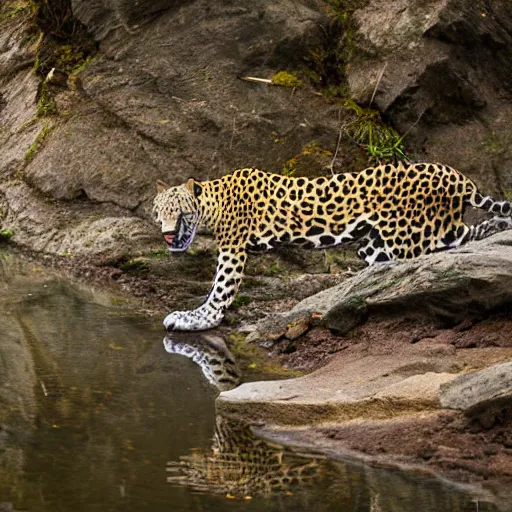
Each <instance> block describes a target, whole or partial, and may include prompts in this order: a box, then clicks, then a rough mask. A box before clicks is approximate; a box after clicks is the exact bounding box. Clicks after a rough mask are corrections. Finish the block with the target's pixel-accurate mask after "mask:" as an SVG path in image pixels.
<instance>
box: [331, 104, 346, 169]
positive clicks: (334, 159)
mask: <svg viewBox="0 0 512 512" xmlns="http://www.w3.org/2000/svg"><path fill="white" fill-rule="evenodd" d="M340 118H341V110H338V120H339V121H340V132H339V134H338V143H337V144H336V151H334V156H333V157H332V161H331V165H330V166H329V168H330V169H331V174H332V175H333V176H334V162H335V161H336V157H337V156H338V151H339V149H340V144H341V137H342V135H343V128H345V123H342V122H341V119H340Z"/></svg>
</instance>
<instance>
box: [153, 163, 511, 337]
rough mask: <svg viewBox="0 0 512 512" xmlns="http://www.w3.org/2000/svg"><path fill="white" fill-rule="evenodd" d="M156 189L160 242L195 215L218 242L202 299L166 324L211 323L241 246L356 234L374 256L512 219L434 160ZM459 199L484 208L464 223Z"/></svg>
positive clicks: (441, 242)
mask: <svg viewBox="0 0 512 512" xmlns="http://www.w3.org/2000/svg"><path fill="white" fill-rule="evenodd" d="M157 192H158V193H157V195H156V197H155V199H154V203H153V213H154V216H155V220H156V221H157V222H158V223H159V224H160V226H161V229H162V233H163V237H164V239H165V241H166V242H167V245H168V249H169V251H171V252H180V251H186V250H187V249H188V248H189V247H190V245H191V243H192V241H193V239H194V236H195V235H196V233H197V229H198V227H199V226H201V225H204V226H206V227H207V228H209V229H211V230H212V232H213V235H214V237H215V240H216V242H217V246H218V251H219V255H218V264H217V270H216V273H215V277H214V279H213V285H212V287H211V289H210V292H209V294H208V295H207V297H206V299H205V301H204V303H203V304H202V305H201V306H199V307H198V308H197V309H195V310H192V311H175V312H173V313H170V314H169V315H168V316H166V318H165V320H164V326H165V327H166V329H167V330H168V331H172V330H185V331H193V330H204V329H209V328H212V327H215V326H217V325H219V324H220V323H221V321H222V319H223V317H224V312H225V311H226V309H227V308H228V307H229V306H230V304H231V303H232V302H233V300H234V298H235V295H236V293H237V290H238V288H239V287H240V284H241V282H242V276H243V271H244V266H245V264H246V261H247V254H248V252H250V251H266V250H270V249H273V248H275V247H277V246H278V245H281V244H292V245H298V246H302V247H304V248H317V249H324V248H328V247H334V246H337V245H340V244H346V243H354V242H356V243H358V245H359V248H358V255H359V256H360V257H361V258H362V259H363V260H364V261H366V263H368V264H369V265H373V264H376V263H382V262H388V261H407V260H412V259H414V258H418V257H419V256H422V255H425V254H429V253H433V252H436V251H441V250H446V249H452V248H456V247H458V246H460V245H461V244H465V243H467V242H470V241H472V240H479V239H482V238H484V237H487V236H489V235H492V234H494V233H497V232H499V231H503V230H505V229H510V228H511V227H512V208H511V203H509V202H508V201H496V200H494V199H493V198H492V197H490V196H483V195H482V194H481V193H480V192H479V191H478V188H477V186H476V185H475V183H474V182H473V181H472V180H470V179H469V178H467V177H466V176H464V175H463V174H461V173H460V172H459V171H457V170H455V169H453V168H451V167H448V166H446V165H441V164H434V163H406V162H399V163H397V164H382V165H378V166H376V167H370V168H367V169H365V170H362V171H360V172H344V173H340V174H334V175H332V176H329V177H320V178H312V179H308V178H305V177H293V176H283V175H278V174H271V173H268V172H265V171H262V170H259V169H249V168H247V169H239V170H237V171H235V172H233V173H232V174H229V175H226V176H223V177H221V178H218V179H214V180H209V181H203V182H200V181H197V180H194V179H190V180H188V181H187V183H185V184H183V185H179V186H173V187H169V186H168V185H166V184H165V183H163V182H161V181H159V182H157ZM468 206H469V207H472V208H480V209H483V210H485V211H487V212H488V213H489V214H490V217H489V218H487V219H486V220H483V221H481V222H479V223H477V224H476V225H468V224H466V223H465V221H464V211H465V209H466V208H467V207H468Z"/></svg>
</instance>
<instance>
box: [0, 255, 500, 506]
mask: <svg viewBox="0 0 512 512" xmlns="http://www.w3.org/2000/svg"><path fill="white" fill-rule="evenodd" d="M119 302H122V301H119V300H117V299H115V298H113V297H111V296H109V295H108V294H106V293H102V292H100V291H98V290H94V289H92V288H86V287H83V286H80V285H77V284H73V283H71V282H69V281H67V280H66V279H64V278H63V277H61V276H59V275H58V274H55V273H52V272H49V271H46V270H44V269H42V268H41V267H39V266H38V265H36V264H33V263H27V262H23V261H22V260H20V258H19V257H17V256H15V255H13V254H11V253H9V252H3V253H0V322H1V325H2V326H3V327H2V338H1V342H0V510H27V511H44V512H59V511H66V512H67V511H75V510H80V511H102V512H103V511H117V510H119V511H121V510H122V511H145V510H148V511H153V512H158V511H164V510H165V511H176V512H181V511H183V512H199V511H201V512H202V511H208V512H210V511H212V512H217V511H239V510H247V511H254V512H272V511H283V512H284V511H290V512H291V511H301V510H304V511H353V512H363V511H372V512H378V511H385V512H387V511H390V512H391V511H393V512H409V511H414V512H423V511H425V512H433V511H455V512H458V511H460V512H462V511H477V510H478V511H479V512H485V511H494V510H497V509H495V508H494V506H493V505H490V504H486V503H481V502H480V503H477V502H475V501H474V500H473V499H472V497H471V496H470V495H468V494H466V493H463V492H462V491H460V490H458V489H456V488H454V487H452V486H449V485H444V484H441V483H440V482H439V481H437V480H426V479H424V478H420V477H418V476H415V475H410V474H407V473H403V472H399V471H389V470H382V469H375V468H370V467H365V466H356V465H351V464H346V463H343V462H339V461H338V462H335V461H329V460H327V459H324V458H322V457H319V456H318V455H317V456H314V455H307V454H306V455H301V454H297V453H295V452H293V451H291V450H287V449H285V448H282V447H280V446H277V445H270V444H267V443H265V442H263V441H261V440H259V439H257V438H255V437H254V436H253V435H252V433H251V431H250V429H248V428H247V426H245V425H242V424H240V423H237V422H233V421H231V420H228V419H226V418H218V417H217V418H216V417H215V411H214V400H215V397H216V396H217V394H218V391H217V390H216V389H215V388H214V387H213V386H211V385H210V384H209V383H208V382H207V380H206V379H205V378H204V377H203V374H202V372H201V370H200V368H199V367H198V366H197V365H195V364H194V362H193V361H192V360H190V359H187V358H185V357H183V356H180V355H171V354H168V353H167V352H166V351H165V350H164V348H163V345H162V338H163V330H162V327H161V324H160V321H155V322H153V321H151V320H148V319H147V318H145V317H143V316H138V315H136V314H134V313H133V312H132V311H131V310H130V308H129V307H126V306H125V305H123V304H122V303H121V304H120V303H119ZM178 336H179V335H178ZM189 336H190V335H189ZM198 336H199V335H198ZM214 433H216V441H212V437H213V436H214ZM212 448H213V449H212ZM167 478H170V480H171V483H168V482H167Z"/></svg>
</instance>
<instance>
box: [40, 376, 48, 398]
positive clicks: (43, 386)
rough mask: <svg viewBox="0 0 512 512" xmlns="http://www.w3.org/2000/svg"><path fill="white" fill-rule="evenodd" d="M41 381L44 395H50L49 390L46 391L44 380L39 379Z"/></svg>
mask: <svg viewBox="0 0 512 512" xmlns="http://www.w3.org/2000/svg"><path fill="white" fill-rule="evenodd" d="M39 383H40V384H41V389H42V390H43V393H44V396H48V391H46V386H45V385H44V382H43V381H42V380H41V379H39Z"/></svg>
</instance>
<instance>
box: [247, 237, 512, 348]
mask: <svg viewBox="0 0 512 512" xmlns="http://www.w3.org/2000/svg"><path fill="white" fill-rule="evenodd" d="M511 303H512V233H511V232H504V233H501V234H498V235H495V236H493V237H491V238H488V239H486V240H483V241H480V242H475V243H471V244H468V245H466V246H463V247H461V248H459V249H457V250H452V251H446V252H442V253H439V254H434V255H430V256H425V257H421V258H419V259H417V260H415V261H413V262H410V263H391V264H382V265H375V266H372V267H368V268H366V269H365V270H363V271H361V272H359V273H358V274H357V275H355V276H354V277H351V278H349V279H347V280H346V281H344V282H343V283H341V284H339V285H337V286H334V287H332V288H328V289H327V290H324V291H322V292H320V293H317V294H316V295H313V296H311V297H308V298H307V299H305V300H303V301H301V302H299V303H298V304H297V305H296V306H295V307H294V308H293V309H292V310H291V311H290V312H288V313H283V314H280V315H276V316H271V317H268V318H266V319H264V320H262V321H261V322H260V324H259V325H258V327H257V329H256V330H255V331H254V332H252V333H251V334H250V338H249V341H258V340H260V341H261V340H276V339H279V338H280V337H282V336H287V333H288V330H289V329H290V328H291V327H292V326H293V325H294V324H295V322H296V321H297V320H298V319H300V321H301V323H302V324H304V322H305V321H306V320H305V318H309V324H310V325H322V326H324V327H327V328H328V329H331V330H333V331H334V332H336V333H339V334H346V333H348V332H350V331H351V330H352V329H353V328H354V327H356V326H358V325H360V324H361V323H364V322H367V321H368V320H369V319H371V318H372V317H379V316H381V317H382V316H383V315H384V316H386V317H392V316H400V317H404V316H415V317H419V318H421V319H423V320H428V321H433V322H434V323H435V324H437V325H439V326H443V325H444V326H446V325H455V324H457V323H459V322H461V321H462V320H464V319H466V318H471V317H481V316H482V315H485V314H488V313H489V312H492V311H496V310H499V309H500V308H504V307H506V306H507V305H509V304H511ZM305 330H306V329H305V328H304V329H303V331H302V332H304V331H305Z"/></svg>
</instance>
